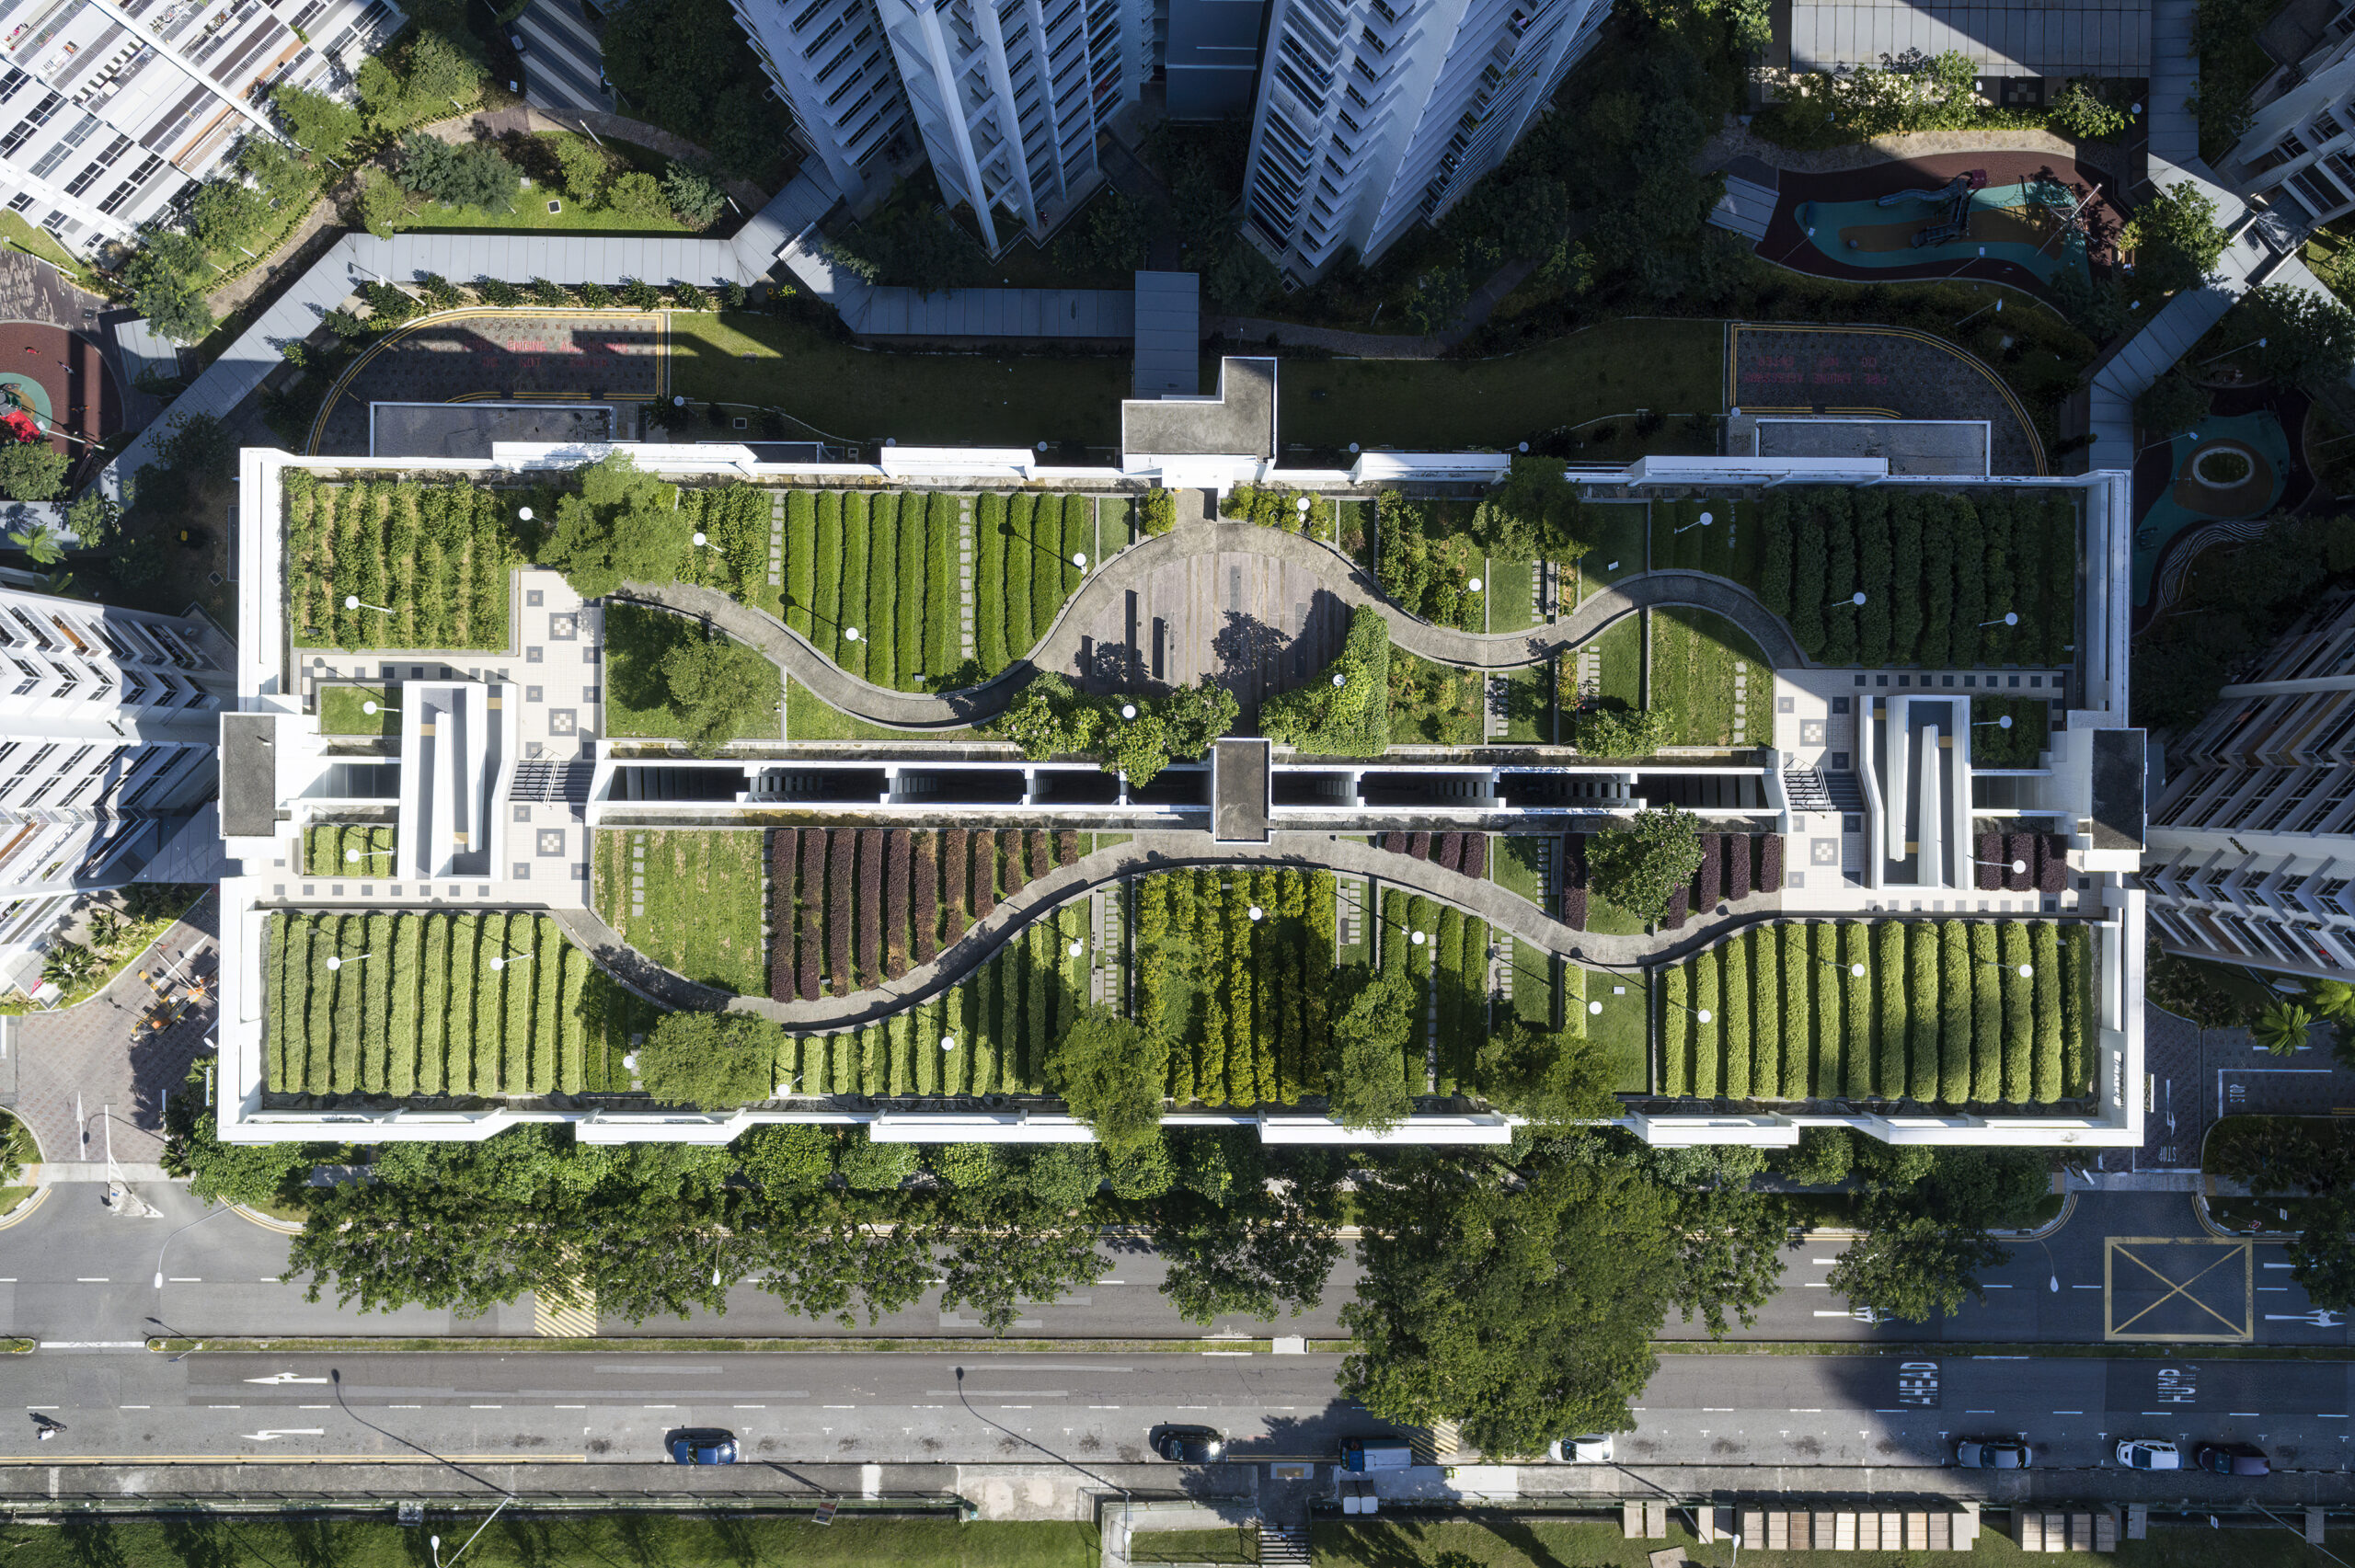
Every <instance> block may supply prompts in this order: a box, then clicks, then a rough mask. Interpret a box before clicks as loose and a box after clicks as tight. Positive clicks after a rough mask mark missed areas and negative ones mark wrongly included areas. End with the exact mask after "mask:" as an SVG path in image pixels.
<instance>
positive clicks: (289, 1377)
mask: <svg viewBox="0 0 2355 1568" xmlns="http://www.w3.org/2000/svg"><path fill="white" fill-rule="evenodd" d="M246 1381H247V1382H249V1383H324V1382H326V1381H327V1379H325V1378H298V1377H296V1376H295V1375H294V1374H293V1373H292V1372H277V1373H273V1374H271V1375H270V1377H267V1378H247V1379H246Z"/></svg>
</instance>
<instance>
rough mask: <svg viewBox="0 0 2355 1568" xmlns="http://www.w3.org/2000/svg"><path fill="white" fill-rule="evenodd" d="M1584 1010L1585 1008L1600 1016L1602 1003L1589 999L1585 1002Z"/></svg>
mask: <svg viewBox="0 0 2355 1568" xmlns="http://www.w3.org/2000/svg"><path fill="white" fill-rule="evenodd" d="M1586 1010H1587V1011H1588V1012H1589V1013H1594V1014H1595V1015H1596V1016H1598V1017H1600V1016H1601V1015H1602V1013H1603V1003H1601V1002H1599V1001H1590V1002H1588V1003H1587V1004H1586Z"/></svg>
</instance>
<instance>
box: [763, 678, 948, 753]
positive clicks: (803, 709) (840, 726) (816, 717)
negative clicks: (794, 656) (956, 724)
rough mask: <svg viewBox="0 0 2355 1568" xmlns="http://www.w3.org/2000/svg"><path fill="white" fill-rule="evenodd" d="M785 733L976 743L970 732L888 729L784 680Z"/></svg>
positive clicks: (796, 737) (823, 737)
mask: <svg viewBox="0 0 2355 1568" xmlns="http://www.w3.org/2000/svg"><path fill="white" fill-rule="evenodd" d="M785 733H786V738H787V739H789V740H979V739H980V738H981V737H980V736H978V735H976V734H974V733H973V732H972V731H971V730H970V729H892V728H890V727H888V726H885V725H879V724H869V723H867V721H866V720H865V719H863V718H853V717H851V716H850V715H848V714H846V713H843V712H841V711H840V710H838V709H835V708H831V707H828V706H827V705H826V704H825V703H824V702H823V701H821V699H820V698H819V696H818V693H816V692H812V691H811V690H810V688H809V687H807V686H804V685H803V684H802V683H801V682H800V681H796V680H794V679H793V678H792V677H791V676H789V675H788V676H787V677H786V681H785Z"/></svg>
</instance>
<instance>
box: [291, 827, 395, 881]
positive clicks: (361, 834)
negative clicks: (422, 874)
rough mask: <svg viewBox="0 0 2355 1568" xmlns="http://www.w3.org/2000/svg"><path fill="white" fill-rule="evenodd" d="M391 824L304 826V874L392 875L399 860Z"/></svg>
mask: <svg viewBox="0 0 2355 1568" xmlns="http://www.w3.org/2000/svg"><path fill="white" fill-rule="evenodd" d="M395 841H396V834H395V832H394V830H392V829H391V828H387V827H371V826H367V825H365V824H362V823H357V822H344V823H334V822H329V823H324V824H322V825H320V826H318V827H316V828H306V829H304V830H303V875H304V876H395V875H396V867H397V865H398V862H396V860H395V859H394V856H393V850H394V847H395Z"/></svg>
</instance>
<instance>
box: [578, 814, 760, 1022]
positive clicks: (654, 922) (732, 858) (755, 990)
mask: <svg viewBox="0 0 2355 1568" xmlns="http://www.w3.org/2000/svg"><path fill="white" fill-rule="evenodd" d="M641 844H642V845H643V846H644V847H645V850H646V861H645V866H646V869H645V876H646V887H645V893H646V898H645V908H646V912H645V913H644V914H643V915H634V914H632V913H631V912H630V904H631V891H632V889H631V885H630V879H631V876H632V875H633V871H634V867H635V864H636V862H635V860H634V858H633V855H634V852H635V850H636V849H637V848H638V846H639V845H641ZM762 849H763V844H762V835H761V834H760V833H758V832H755V831H750V830H715V831H708V832H695V831H660V830H658V831H646V830H617V829H609V830H603V831H601V832H599V833H598V835H597V851H596V864H595V876H596V882H595V884H594V887H593V891H592V898H594V900H595V908H596V910H597V912H598V913H599V914H600V915H601V916H603V918H604V920H605V921H606V923H607V924H609V925H611V926H612V927H613V928H614V929H615V931H618V932H620V933H622V939H623V940H624V941H626V942H627V943H628V944H630V945H631V946H632V947H635V948H637V949H638V951H639V952H640V953H643V954H645V955H646V956H648V957H649V958H651V959H653V960H654V961H655V962H656V963H658V964H661V966H662V967H665V968H668V969H673V970H676V971H677V972H678V973H680V974H682V975H684V976H686V977H687V978H688V979H691V980H698V981H700V982H702V983H703V984H705V985H708V986H718V987H720V988H721V989H723V990H730V991H734V992H736V993H737V994H738V995H740V996H766V995H768V993H769V979H768V974H769V971H768V953H767V950H766V948H765V947H764V944H763V943H762V941H761V854H762Z"/></svg>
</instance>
